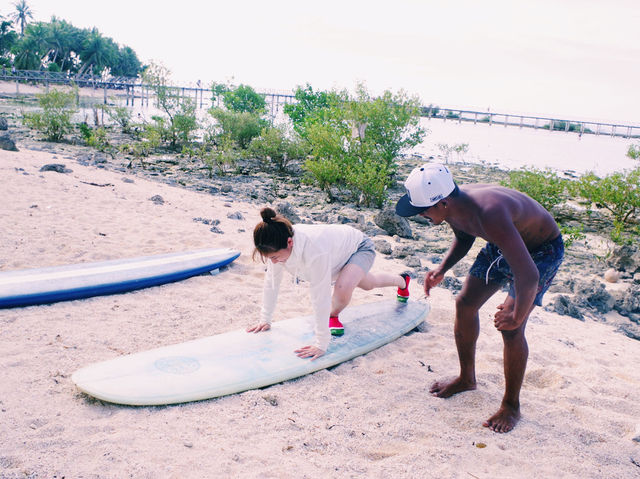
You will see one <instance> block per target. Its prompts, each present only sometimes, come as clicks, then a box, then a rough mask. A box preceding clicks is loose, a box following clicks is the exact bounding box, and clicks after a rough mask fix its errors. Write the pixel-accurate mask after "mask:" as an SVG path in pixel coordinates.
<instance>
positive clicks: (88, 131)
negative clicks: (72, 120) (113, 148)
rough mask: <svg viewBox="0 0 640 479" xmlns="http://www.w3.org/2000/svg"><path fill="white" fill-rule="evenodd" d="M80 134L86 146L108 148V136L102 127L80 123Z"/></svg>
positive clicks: (104, 149)
mask: <svg viewBox="0 0 640 479" xmlns="http://www.w3.org/2000/svg"><path fill="white" fill-rule="evenodd" d="M79 128H80V134H81V135H82V137H83V138H84V141H85V142H86V143H87V146H90V147H92V148H96V149H98V150H99V151H102V152H104V151H107V149H109V146H110V144H109V138H108V136H107V130H105V129H104V128H103V127H99V128H96V129H95V130H94V129H92V128H91V127H90V126H89V125H87V124H86V123H84V122H83V123H80V125H79Z"/></svg>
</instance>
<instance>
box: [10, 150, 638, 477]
mask: <svg viewBox="0 0 640 479" xmlns="http://www.w3.org/2000/svg"><path fill="white" fill-rule="evenodd" d="M49 163H64V164H65V165H66V167H67V168H68V169H70V170H72V171H71V172H69V173H57V172H51V171H48V172H40V171H39V170H40V168H41V167H42V166H43V165H45V164H49ZM157 195H159V196H160V197H161V198H162V200H163V202H162V203H161V202H160V201H158V200H157V199H156V201H152V200H151V198H153V197H155V196H157ZM0 204H2V209H1V210H0V230H1V231H2V235H1V236H0V270H2V271H8V270H16V269H23V268H34V267H43V266H54V265H62V264H68V263H78V262H90V261H102V260H109V259H118V258H125V257H134V256H141V255H149V254H161V253H170V252H180V251H186V250H192V249H198V248H211V247H233V248H236V249H238V250H240V251H241V253H242V255H241V256H240V258H238V259H237V260H236V261H235V262H234V263H232V265H231V267H230V268H229V269H228V270H226V271H224V272H222V273H221V274H218V275H215V276H212V275H201V276H197V277H194V278H191V279H188V280H185V281H181V282H178V283H173V284H167V285H163V286H157V287H152V288H148V289H144V290H139V291H136V292H131V293H126V294H119V295H111V296H102V297H95V298H90V299H84V300H77V301H68V302H61V303H56V304H51V305H43V306H32V307H25V308H13V309H4V310H0V351H1V353H0V368H1V369H2V371H3V379H2V382H1V383H0V384H1V385H0V478H2V479H9V478H12V479H13V478H16V479H17V478H58V479H59V478H63V477H64V478H67V479H70V478H124V477H131V478H150V479H151V478H154V479H155V478H211V477H248V478H253V477H258V478H288V477H297V478H300V477H304V478H320V477H322V478H327V477H340V478H341V477H363V478H389V477H402V478H405V477H406V478H424V477H442V478H461V479H462V478H465V479H469V478H487V479H488V478H495V477H503V478H547V477H554V478H557V477H580V478H604V477H606V478H630V477H640V404H639V403H638V392H639V391H640V368H638V367H637V361H638V356H639V355H640V342H638V341H634V340H632V339H630V338H628V337H626V336H624V335H622V334H620V333H617V332H615V331H614V329H613V328H612V327H611V326H609V325H607V324H604V323H602V322H595V321H592V320H589V319H587V320H586V321H579V320H576V319H574V318H571V317H568V316H560V315H558V314H555V313H551V312H548V311H545V310H544V309H542V308H537V309H536V310H535V311H534V313H533V314H532V316H531V318H530V321H529V325H528V334H527V337H528V341H529V348H530V356H529V363H528V368H527V374H526V377H525V381H524V385H523V388H522V393H521V401H522V420H521V422H520V423H519V424H518V426H517V427H516V428H515V429H514V430H513V431H512V432H510V433H508V434H496V433H494V432H492V431H490V430H488V429H487V428H484V427H482V422H483V421H484V420H485V419H487V418H488V417H489V416H490V415H492V414H493V413H494V412H495V410H496V409H497V407H498V404H499V402H500V399H501V397H502V393H503V387H504V379H503V373H502V340H501V337H500V334H499V333H498V332H497V331H496V330H495V329H494V327H493V324H492V316H493V313H494V312H495V309H496V306H497V305H498V304H499V303H500V302H501V300H502V299H503V296H502V295H496V297H494V298H493V299H492V300H491V301H490V302H489V303H488V304H487V305H486V306H485V308H484V309H483V310H482V311H481V333H480V338H479V341H478V352H477V373H478V388H477V390H475V391H471V392H467V393H464V394H459V395H457V396H454V397H453V398H450V399H446V400H443V399H439V398H435V397H432V396H431V395H430V394H429V392H428V389H429V386H430V384H431V383H432V382H433V381H434V380H436V379H439V378H441V377H443V376H452V375H454V374H456V373H457V355H456V349H455V345H454V338H453V312H454V297H453V296H452V294H451V293H450V292H449V291H448V290H446V289H443V288H437V289H436V290H435V291H434V293H433V294H432V296H431V297H430V298H429V299H428V301H429V302H430V303H431V307H432V310H431V313H430V315H429V316H428V318H427V320H426V322H425V325H424V326H423V327H421V328H420V330H419V331H416V332H413V333H411V334H408V335H406V336H403V337H401V338H400V339H398V340H396V341H394V342H392V343H390V344H388V345H386V346H383V347H382V348H380V349H378V350H375V351H373V352H371V353H369V354H367V355H365V356H361V357H358V358H356V359H354V360H352V361H349V362H346V363H343V364H341V365H339V366H337V367H334V368H332V369H331V370H323V371H320V372H317V373H315V374H312V375H309V376H305V377H302V378H299V379H296V380H292V381H288V382H285V383H282V384H277V385H274V386H271V387H268V388H265V389H261V390H252V391H247V392H244V393H240V394H235V395H231V396H226V397H222V398H218V399H212V400H205V401H200V402H195V403H187V404H181V405H175V406H166V407H126V406H118V405H114V404H108V403H104V402H101V401H98V400H95V399H92V398H91V397H89V396H86V395H84V394H82V393H80V392H79V391H78V390H77V389H76V388H75V386H74V384H73V383H72V381H71V375H72V373H73V372H74V371H76V370H77V369H79V368H81V367H84V366H86V365H88V364H90V363H93V362H98V361H103V360H107V359H111V358H114V357H117V356H120V355H123V354H129V353H134V352H138V351H144V350H147V349H151V348H155V347H159V346H164V345H170V344H175V343H180V342H183V341H187V340H191V339H196V338H201V337H204V336H210V335H214V334H217V333H222V332H226V331H231V330H235V329H244V328H246V327H247V326H249V325H250V324H253V323H254V322H255V321H256V319H257V318H258V313H259V309H260V298H261V289H262V279H263V267H262V265H261V264H260V263H255V262H253V261H252V259H251V253H252V239H251V231H252V229H253V226H254V225H255V223H256V222H257V221H258V218H259V215H258V209H259V208H260V207H261V206H264V205H260V204H248V203H242V202H238V201H232V200H231V199H230V198H228V197H225V195H224V194H222V193H221V194H220V195H216V196H214V195H209V194H203V193H198V192H195V191H191V190H187V189H181V188H176V187H172V186H169V185H166V184H162V183H159V182H153V181H150V180H147V179H144V178H140V177H137V176H133V175H129V174H128V173H119V172H115V171H107V170H106V169H100V168H97V167H93V166H83V165H80V164H78V163H76V162H74V161H72V160H68V159H64V158H62V155H56V154H52V153H49V152H43V151H30V150H27V149H22V151H21V152H16V153H13V152H6V151H1V152H0ZM233 213H240V215H241V217H242V218H243V219H233V218H229V217H228V215H232V214H233ZM240 215H233V216H236V217H237V216H240ZM194 218H206V219H216V220H219V221H220V223H219V224H218V225H217V227H218V228H219V229H220V230H221V231H222V232H223V233H224V234H220V233H215V232H212V231H211V230H210V229H211V227H210V226H208V225H206V224H204V223H203V222H202V221H199V220H194ZM386 239H387V240H388V241H390V242H393V239H392V238H386ZM404 268H405V267H404V265H403V264H402V263H401V262H400V261H399V260H393V259H390V258H388V257H384V256H383V255H378V257H377V258H376V262H375V265H374V271H376V270H377V271H383V270H384V271H391V272H401V271H403V270H404ZM411 294H412V299H411V300H412V301H417V300H425V299H424V298H423V296H424V295H423V294H422V293H421V286H420V285H419V284H417V281H416V282H413V283H412V285H411ZM394 295H395V291H393V290H392V289H391V288H389V289H387V290H378V291H372V292H364V291H360V290H358V291H356V293H355V295H354V299H353V303H354V304H359V303H367V302H372V301H377V300H379V299H381V297H384V298H387V297H388V298H393V297H394ZM551 296H552V295H549V297H545V303H546V302H548V301H549V300H550V298H551ZM310 313H311V308H310V304H309V301H308V291H307V287H306V286H305V285H301V286H298V287H295V288H294V287H289V288H283V290H282V292H281V296H280V299H279V303H278V309H277V311H276V318H279V319H285V318H291V317H296V316H300V315H306V314H310ZM292 354H293V353H292Z"/></svg>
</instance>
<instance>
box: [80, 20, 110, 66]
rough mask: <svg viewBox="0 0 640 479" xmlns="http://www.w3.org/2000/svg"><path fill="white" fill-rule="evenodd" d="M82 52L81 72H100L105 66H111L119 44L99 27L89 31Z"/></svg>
mask: <svg viewBox="0 0 640 479" xmlns="http://www.w3.org/2000/svg"><path fill="white" fill-rule="evenodd" d="M82 47H83V49H82V51H81V52H80V59H81V60H82V68H80V71H79V72H78V73H79V74H83V73H85V72H92V73H94V74H100V73H101V72H102V70H103V69H104V67H108V66H111V65H112V64H113V60H114V59H115V55H116V54H117V52H118V46H117V45H116V44H115V43H114V42H113V40H111V39H110V38H105V37H103V36H102V34H101V33H100V32H99V31H98V30H97V29H95V28H94V29H92V30H90V31H88V32H87V35H86V37H85V40H84V42H83V45H82Z"/></svg>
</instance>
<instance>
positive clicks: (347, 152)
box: [290, 85, 424, 206]
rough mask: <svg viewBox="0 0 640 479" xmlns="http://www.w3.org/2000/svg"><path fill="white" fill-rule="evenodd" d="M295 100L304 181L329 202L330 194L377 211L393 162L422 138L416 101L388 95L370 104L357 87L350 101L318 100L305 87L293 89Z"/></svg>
mask: <svg viewBox="0 0 640 479" xmlns="http://www.w3.org/2000/svg"><path fill="white" fill-rule="evenodd" d="M298 96H300V97H301V98H305V97H306V98H307V103H306V106H305V107H304V108H301V109H290V111H291V112H292V113H293V114H295V115H297V117H296V118H297V120H296V121H298V129H297V131H299V132H300V133H301V134H302V135H303V137H304V138H305V139H306V140H308V141H309V144H310V145H311V157H310V158H309V159H308V160H307V161H306V162H305V169H306V170H307V172H308V173H309V178H308V180H309V181H310V182H312V183H315V184H316V185H318V186H319V187H320V188H321V189H322V190H324V191H325V192H326V193H327V194H328V196H329V198H330V199H333V192H332V188H336V189H338V190H339V191H341V192H346V193H349V194H350V195H351V198H352V199H353V200H355V201H357V202H358V203H362V204H365V205H376V206H381V205H382V204H383V203H384V200H385V199H386V194H387V189H388V187H389V186H391V184H392V177H393V174H394V173H395V167H396V163H395V159H396V157H397V156H398V155H399V154H400V152H401V151H402V150H403V149H405V148H410V147H412V146H415V145H416V144H418V143H419V142H420V141H421V140H422V138H423V136H424V131H423V130H422V129H421V128H420V127H419V125H418V122H419V112H420V105H419V101H418V99H417V98H409V97H408V96H407V95H406V94H405V93H403V92H400V93H398V94H395V95H394V94H392V93H391V92H389V91H385V92H384V93H383V95H382V96H381V97H377V98H372V97H371V96H369V94H368V92H367V91H366V89H365V88H364V86H362V85H359V86H358V90H357V95H356V96H355V97H351V96H350V95H349V94H348V93H346V92H341V93H337V92H332V93H327V94H326V96H322V95H320V94H318V93H316V94H314V93H313V92H312V91H311V89H310V87H308V88H307V90H301V89H299V91H298ZM324 105H326V106H324Z"/></svg>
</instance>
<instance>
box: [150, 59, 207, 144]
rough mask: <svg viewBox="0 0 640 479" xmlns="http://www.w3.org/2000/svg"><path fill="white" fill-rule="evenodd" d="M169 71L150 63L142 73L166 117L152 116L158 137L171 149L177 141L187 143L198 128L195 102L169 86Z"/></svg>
mask: <svg viewBox="0 0 640 479" xmlns="http://www.w3.org/2000/svg"><path fill="white" fill-rule="evenodd" d="M169 75H170V72H169V70H168V69H167V68H165V67H164V66H162V65H158V64H154V63H152V64H151V65H149V66H148V67H147V68H146V70H145V71H144V73H143V74H142V77H143V80H144V82H145V83H146V84H148V85H149V86H150V88H151V89H152V90H153V91H154V92H155V95H156V100H157V102H158V108H159V109H160V110H162V111H163V112H164V114H165V115H166V117H161V116H154V117H152V118H153V119H154V120H155V121H156V128H158V129H159V133H160V138H161V139H162V141H164V142H168V143H169V144H170V147H171V148H172V149H174V150H175V149H177V148H178V144H179V143H188V142H189V141H191V138H192V136H193V134H194V132H195V131H196V130H198V128H200V125H199V124H198V121H197V119H196V114H195V104H194V103H193V100H192V99H191V98H185V97H184V96H181V95H180V89H178V88H172V87H170V86H169Z"/></svg>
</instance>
